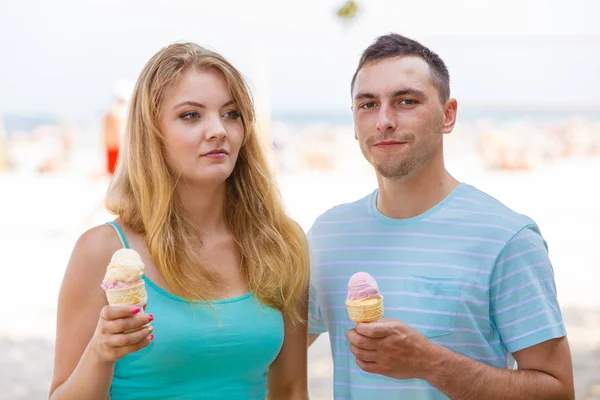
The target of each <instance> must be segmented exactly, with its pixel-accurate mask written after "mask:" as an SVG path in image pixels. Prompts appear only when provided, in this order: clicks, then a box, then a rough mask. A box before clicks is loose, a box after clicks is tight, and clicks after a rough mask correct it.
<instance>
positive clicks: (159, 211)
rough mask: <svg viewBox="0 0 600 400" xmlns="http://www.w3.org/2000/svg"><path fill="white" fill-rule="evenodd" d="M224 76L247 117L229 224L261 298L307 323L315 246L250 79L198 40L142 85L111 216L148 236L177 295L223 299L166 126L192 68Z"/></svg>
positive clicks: (231, 187)
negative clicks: (287, 188) (297, 214)
mask: <svg viewBox="0 0 600 400" xmlns="http://www.w3.org/2000/svg"><path fill="white" fill-rule="evenodd" d="M191 68H198V69H207V68H210V69H214V70H216V71H218V72H220V73H221V74H223V76H224V77H225V79H226V81H227V84H228V87H229V90H230V92H231V95H232V97H233V99H234V101H235V102H236V103H237V105H238V107H239V109H240V112H241V114H242V121H243V125H244V139H243V142H242V147H241V149H240V152H239V155H238V159H237V162H236V165H235V168H234V170H233V172H232V174H231V176H230V177H229V178H228V179H227V181H226V183H225V184H226V187H227V189H226V200H225V215H224V217H225V220H226V223H227V225H228V228H229V230H230V232H231V234H232V236H233V238H234V240H235V241H236V243H237V247H238V250H239V254H240V261H241V266H242V269H243V271H244V273H245V275H246V278H247V280H248V284H249V287H250V290H251V291H252V292H253V294H254V295H255V296H256V297H257V299H258V300H259V301H260V302H261V303H263V304H265V305H268V306H270V307H273V308H275V309H277V310H280V311H281V312H284V313H286V314H287V315H288V316H289V317H290V318H291V319H292V321H295V322H297V321H299V320H300V316H299V314H298V312H297V309H296V307H297V305H298V302H299V301H304V300H305V299H304V294H305V291H306V287H307V282H308V262H309V261H308V246H307V243H306V239H305V236H304V233H303V232H302V229H300V227H299V226H298V225H297V224H296V223H295V222H294V221H293V220H292V219H291V218H289V217H288V216H287V214H286V212H285V210H284V206H283V202H282V200H281V197H280V194H279V191H278V189H277V186H276V183H275V179H274V177H273V175H272V173H271V171H270V168H269V164H268V161H267V157H266V155H265V152H264V150H263V148H262V146H261V143H260V142H259V139H258V137H257V132H256V127H255V115H254V105H253V101H252V98H251V96H250V91H249V89H248V86H247V85H246V82H245V81H244V79H243V77H242V76H241V74H240V73H239V72H238V71H237V70H236V69H235V68H234V67H233V66H232V65H231V64H230V63H229V62H227V60H225V59H224V58H223V57H222V56H221V55H219V54H218V53H215V52H213V51H210V50H207V49H204V48H202V47H200V46H198V45H196V44H194V43H176V44H172V45H170V46H168V47H166V48H163V49H162V50H160V51H159V52H158V53H157V54H156V55H154V57H152V58H151V59H150V61H148V63H147V64H146V66H145V67H144V69H143V70H142V73H141V74H140V77H139V78H138V81H137V84H136V86H135V89H134V93H133V96H132V100H131V106H130V110H129V117H128V121H127V128H126V135H125V140H124V143H123V149H122V151H121V155H120V157H119V161H118V165H117V170H116V173H115V177H114V178H113V181H112V182H111V185H110V187H109V191H108V194H107V198H106V205H107V208H108V210H109V211H110V212H111V213H113V214H115V215H118V216H119V217H120V218H121V219H122V220H123V221H124V222H125V223H126V224H127V225H128V226H129V227H130V228H131V229H132V230H134V231H135V232H137V233H140V234H142V235H144V236H145V238H146V244H147V245H148V248H149V250H150V253H151V254H152V259H153V261H154V263H155V265H156V267H157V268H158V269H159V271H160V272H161V273H162V275H163V276H164V278H165V280H166V281H167V283H168V284H169V286H170V287H171V289H172V290H173V291H174V292H175V294H177V295H179V296H181V297H184V298H185V299H187V300H189V301H194V300H204V301H210V300H211V299H214V293H215V291H214V287H215V286H216V285H217V286H218V285H219V279H218V277H217V276H215V274H214V273H211V272H209V271H208V270H207V268H205V267H203V253H202V246H201V245H199V243H198V240H197V239H196V238H195V235H194V230H193V228H192V226H191V225H190V223H189V222H188V221H187V220H186V219H185V218H184V216H183V214H182V212H181V204H180V200H179V199H178V197H177V194H176V192H175V186H176V185H177V180H178V179H177V177H176V176H174V175H173V174H172V173H171V172H170V170H169V168H168V167H167V164H166V162H165V154H164V152H165V141H164V138H163V135H162V134H161V131H160V128H159V126H160V125H159V114H160V109H161V104H162V101H163V94H164V91H165V89H166V88H167V87H169V86H170V85H172V84H173V83H174V82H176V80H177V79H178V78H179V77H181V75H182V74H183V73H184V72H185V71H187V70H189V69H191Z"/></svg>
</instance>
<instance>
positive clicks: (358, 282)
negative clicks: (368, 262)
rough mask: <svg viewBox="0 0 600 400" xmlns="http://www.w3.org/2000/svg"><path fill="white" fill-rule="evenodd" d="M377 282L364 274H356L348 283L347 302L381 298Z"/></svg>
mask: <svg viewBox="0 0 600 400" xmlns="http://www.w3.org/2000/svg"><path fill="white" fill-rule="evenodd" d="M381 297H382V296H381V294H379V286H377V281H376V280H375V278H373V277H372V276H371V275H369V274H367V273H366V272H357V273H355V274H354V275H352V277H350V280H349V281H348V300H366V299H377V298H381Z"/></svg>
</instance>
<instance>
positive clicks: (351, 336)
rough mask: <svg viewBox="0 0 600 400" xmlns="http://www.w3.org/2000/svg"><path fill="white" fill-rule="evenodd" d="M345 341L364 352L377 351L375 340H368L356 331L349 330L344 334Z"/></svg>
mask: <svg viewBox="0 0 600 400" xmlns="http://www.w3.org/2000/svg"><path fill="white" fill-rule="evenodd" d="M346 339H348V341H349V342H350V343H351V344H353V345H354V346H356V347H358V348H359V349H364V350H377V339H372V338H368V337H366V336H363V335H361V334H359V333H357V332H356V329H350V330H349V331H348V332H346Z"/></svg>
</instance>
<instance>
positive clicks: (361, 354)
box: [346, 319, 574, 400]
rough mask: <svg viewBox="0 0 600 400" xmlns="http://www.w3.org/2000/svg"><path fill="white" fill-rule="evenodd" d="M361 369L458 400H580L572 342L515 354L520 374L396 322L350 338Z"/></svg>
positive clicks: (364, 328) (362, 328)
mask: <svg viewBox="0 0 600 400" xmlns="http://www.w3.org/2000/svg"><path fill="white" fill-rule="evenodd" d="M346 336H347V338H348V340H349V342H350V351H351V352H352V353H353V354H354V355H355V356H356V364H357V365H358V366H359V367H360V368H361V369H363V370H364V371H366V372H370V373H373V374H379V375H384V376H388V377H390V378H395V379H415V378H416V379H424V380H427V381H429V382H430V383H431V384H432V385H433V386H435V387H436V388H438V389H439V390H440V391H441V392H443V393H445V394H446V395H447V396H449V397H450V398H452V399H460V400H479V399H486V400H496V399H498V400H513V399H514V400H522V399H528V400H563V399H564V400H571V399H574V388H573V371H572V366H571V354H570V350H569V345H568V343H567V339H566V337H562V338H558V339H552V340H548V341H546V342H543V343H540V344H537V345H534V346H531V347H528V348H526V349H523V350H520V351H518V352H515V353H514V356H515V359H516V360H517V362H518V364H519V370H517V371H514V370H508V369H502V368H495V367H491V366H489V365H486V364H483V363H481V362H479V361H475V360H473V359H471V358H468V357H465V356H463V355H461V354H458V353H455V352H453V351H451V350H449V349H447V348H445V347H443V346H440V345H438V344H435V343H433V342H431V341H430V340H429V339H427V338H426V337H425V336H424V335H423V334H421V333H420V332H419V331H417V330H416V329H414V328H412V327H410V326H409V325H407V324H405V323H403V322H402V321H399V320H394V319H382V320H380V322H373V323H370V324H358V325H357V326H356V328H355V329H351V330H350V331H348V333H347V334H346Z"/></svg>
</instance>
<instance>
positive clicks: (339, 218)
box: [311, 192, 374, 231]
mask: <svg viewBox="0 0 600 400" xmlns="http://www.w3.org/2000/svg"><path fill="white" fill-rule="evenodd" d="M373 193H374V192H371V193H369V194H368V195H366V196H364V197H362V198H360V199H358V200H356V201H353V202H349V203H341V204H337V205H335V206H333V207H331V208H329V209H328V210H326V211H325V212H323V213H322V214H320V215H319V216H318V217H317V218H316V219H315V222H314V223H313V225H312V227H311V231H315V230H318V229H320V228H322V227H324V226H327V225H343V224H344V223H349V222H353V221H355V222H360V221H361V220H365V219H369V218H371V217H372V216H371V214H370V204H371V201H372V197H373Z"/></svg>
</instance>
